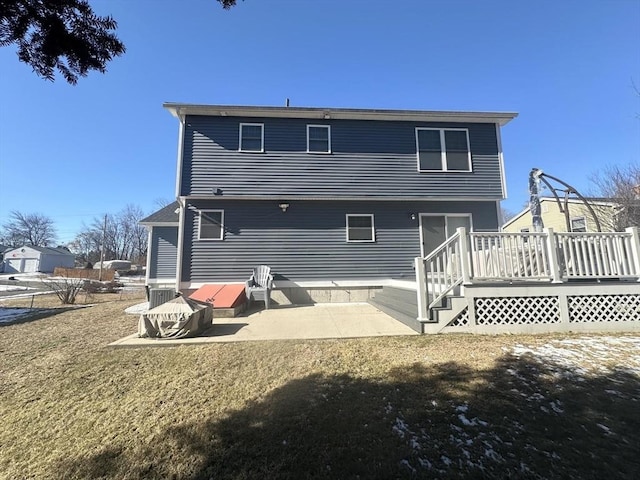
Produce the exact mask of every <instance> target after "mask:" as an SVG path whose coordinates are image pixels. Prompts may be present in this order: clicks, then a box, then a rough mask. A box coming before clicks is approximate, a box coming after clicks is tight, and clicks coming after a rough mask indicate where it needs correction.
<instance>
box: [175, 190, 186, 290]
mask: <svg viewBox="0 0 640 480" xmlns="http://www.w3.org/2000/svg"><path fill="white" fill-rule="evenodd" d="M177 200H178V208H179V210H180V211H179V212H178V258H177V259H176V292H177V291H179V290H180V280H181V278H182V255H183V253H184V217H185V214H186V209H185V208H184V206H185V201H184V197H178V199H177Z"/></svg>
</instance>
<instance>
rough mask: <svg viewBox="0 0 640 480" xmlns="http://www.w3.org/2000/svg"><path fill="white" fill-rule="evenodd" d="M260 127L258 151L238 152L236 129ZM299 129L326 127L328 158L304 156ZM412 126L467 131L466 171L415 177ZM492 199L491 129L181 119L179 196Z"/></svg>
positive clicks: (495, 192) (495, 174) (495, 171)
mask: <svg viewBox="0 0 640 480" xmlns="http://www.w3.org/2000/svg"><path fill="white" fill-rule="evenodd" d="M241 122H258V123H264V149H265V151H264V153H246V152H238V143H239V124H240V123H241ZM307 124H325V125H330V126H331V144H332V153H331V154H311V153H306V149H307V146H306V135H307V132H306V126H307ZM416 127H454V128H468V129H469V141H470V145H471V155H472V168H473V171H472V172H457V173H440V172H438V173H419V172H418V171H417V158H416V140H415V128H416ZM216 189H220V190H221V191H222V195H223V196H230V195H265V196H274V197H278V196H287V195H289V196H298V195H300V196H302V195H309V196H323V197H343V198H344V197H351V198H353V197H357V196H362V197H382V198H384V197H389V198H398V197H402V198H407V199H412V198H413V199H418V198H420V199H424V198H438V197H447V198H459V197H461V198H464V197H469V198H471V197H473V198H487V199H500V198H501V196H502V186H501V178H500V161H499V155H498V144H497V139H496V126H495V124H493V123H487V124H477V123H469V124H465V123H433V122H423V123H415V122H403V121H371V120H359V121H358V120H327V121H322V122H318V121H317V120H305V119H281V118H265V119H261V118H242V117H214V116H211V117H207V116H188V117H187V118H186V125H185V138H184V156H183V176H182V181H181V193H180V194H181V195H212V194H213V192H214V191H215V190H216Z"/></svg>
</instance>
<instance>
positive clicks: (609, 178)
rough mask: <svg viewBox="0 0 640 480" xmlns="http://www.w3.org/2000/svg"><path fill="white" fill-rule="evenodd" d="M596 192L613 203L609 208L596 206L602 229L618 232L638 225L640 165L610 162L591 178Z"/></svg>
mask: <svg viewBox="0 0 640 480" xmlns="http://www.w3.org/2000/svg"><path fill="white" fill-rule="evenodd" d="M591 182H592V183H593V185H594V186H595V189H596V194H597V196H598V197H602V199H603V200H609V201H611V202H612V203H614V204H615V207H614V208H613V213H612V209H611V208H609V209H606V210H604V209H603V208H602V207H599V208H597V210H596V214H597V215H598V218H599V220H600V223H601V224H602V226H603V229H607V230H612V231H621V230H624V229H625V228H626V227H639V226H640V165H639V164H629V165H627V166H618V165H613V166H609V167H607V168H605V169H604V170H602V171H601V172H598V173H597V174H595V175H593V176H592V177H591Z"/></svg>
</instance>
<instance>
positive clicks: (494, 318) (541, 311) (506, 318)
mask: <svg viewBox="0 0 640 480" xmlns="http://www.w3.org/2000/svg"><path fill="white" fill-rule="evenodd" d="M474 305H475V312H476V325H544V324H550V323H560V321H561V318H560V302H559V301H558V297H557V296H544V297H543V296H538V297H477V298H475V303H474Z"/></svg>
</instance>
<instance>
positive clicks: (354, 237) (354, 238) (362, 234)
mask: <svg viewBox="0 0 640 480" xmlns="http://www.w3.org/2000/svg"><path fill="white" fill-rule="evenodd" d="M375 241H376V236H375V230H374V227H373V215H371V214H366V215H350V214H349V215H347V242H375Z"/></svg>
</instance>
